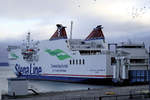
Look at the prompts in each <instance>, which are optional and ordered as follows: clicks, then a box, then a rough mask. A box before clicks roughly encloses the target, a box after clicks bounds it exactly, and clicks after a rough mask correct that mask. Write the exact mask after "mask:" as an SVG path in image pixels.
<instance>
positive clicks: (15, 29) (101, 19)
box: [0, 0, 150, 41]
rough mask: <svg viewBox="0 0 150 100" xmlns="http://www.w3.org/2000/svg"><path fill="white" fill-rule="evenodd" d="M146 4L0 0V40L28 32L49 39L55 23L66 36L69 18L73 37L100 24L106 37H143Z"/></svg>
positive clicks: (134, 0)
mask: <svg viewBox="0 0 150 100" xmlns="http://www.w3.org/2000/svg"><path fill="white" fill-rule="evenodd" d="M148 4H149V3H148V2H147V0H142V1H141V0H132V1H131V0H126V1H122V0H113V1H110V0H96V1H95V0H0V21H1V23H0V27H1V29H0V39H1V41H2V40H3V41H6V40H8V39H9V40H15V41H16V40H22V39H23V38H24V37H25V35H26V33H27V32H28V31H30V32H31V33H32V36H33V38H34V39H48V38H49V37H50V36H51V35H52V34H53V33H54V32H55V30H56V26H55V25H56V24H57V23H62V24H63V25H65V26H67V28H66V30H67V33H68V36H69V32H70V21H71V20H73V21H74V25H73V37H74V38H85V37H86V36H87V35H88V34H89V33H90V32H91V31H92V29H93V28H94V27H96V26H97V25H99V24H101V25H103V27H104V29H103V31H104V34H105V36H106V38H115V37H117V38H124V37H134V36H135V35H136V36H137V37H141V36H143V37H145V36H149V34H148V33H149V32H150V29H149V26H150V24H149V22H148V20H150V19H149V18H150V14H149V13H150V11H149V9H148V7H149V6H148ZM143 12H144V13H143ZM133 15H134V16H135V17H134V18H133ZM141 33H142V35H141Z"/></svg>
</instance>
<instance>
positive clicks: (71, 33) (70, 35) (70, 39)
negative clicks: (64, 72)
mask: <svg viewBox="0 0 150 100" xmlns="http://www.w3.org/2000/svg"><path fill="white" fill-rule="evenodd" d="M72 27H73V21H71V29H70V40H71V39H72Z"/></svg>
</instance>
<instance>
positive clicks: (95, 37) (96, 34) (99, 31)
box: [85, 25, 105, 40]
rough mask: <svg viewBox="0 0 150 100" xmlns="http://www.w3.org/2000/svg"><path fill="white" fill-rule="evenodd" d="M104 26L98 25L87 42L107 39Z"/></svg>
mask: <svg viewBox="0 0 150 100" xmlns="http://www.w3.org/2000/svg"><path fill="white" fill-rule="evenodd" d="M102 29H103V27H102V25H98V26H97V27H96V28H94V29H93V31H92V32H91V33H90V34H89V35H88V36H87V37H86V39H85V40H98V39H103V40H104V39H105V37H104V34H103V31H102Z"/></svg>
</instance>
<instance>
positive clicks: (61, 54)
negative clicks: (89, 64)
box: [45, 49, 71, 60]
mask: <svg viewBox="0 0 150 100" xmlns="http://www.w3.org/2000/svg"><path fill="white" fill-rule="evenodd" d="M45 52H47V53H48V54H49V55H51V56H56V57H57V58H58V59H59V60H65V59H68V58H70V57H71V56H69V55H68V54H67V53H65V52H64V51H63V50H60V49H55V50H51V49H46V50H45Z"/></svg>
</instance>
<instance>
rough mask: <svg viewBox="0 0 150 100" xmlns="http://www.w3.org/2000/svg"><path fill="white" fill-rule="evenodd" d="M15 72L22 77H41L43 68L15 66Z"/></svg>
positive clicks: (33, 65) (32, 65)
mask: <svg viewBox="0 0 150 100" xmlns="http://www.w3.org/2000/svg"><path fill="white" fill-rule="evenodd" d="M15 70H16V71H17V73H18V74H19V73H20V74H22V75H40V74H41V72H42V67H38V66H35V64H30V65H29V66H23V67H22V66H20V65H19V64H16V65H15Z"/></svg>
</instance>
